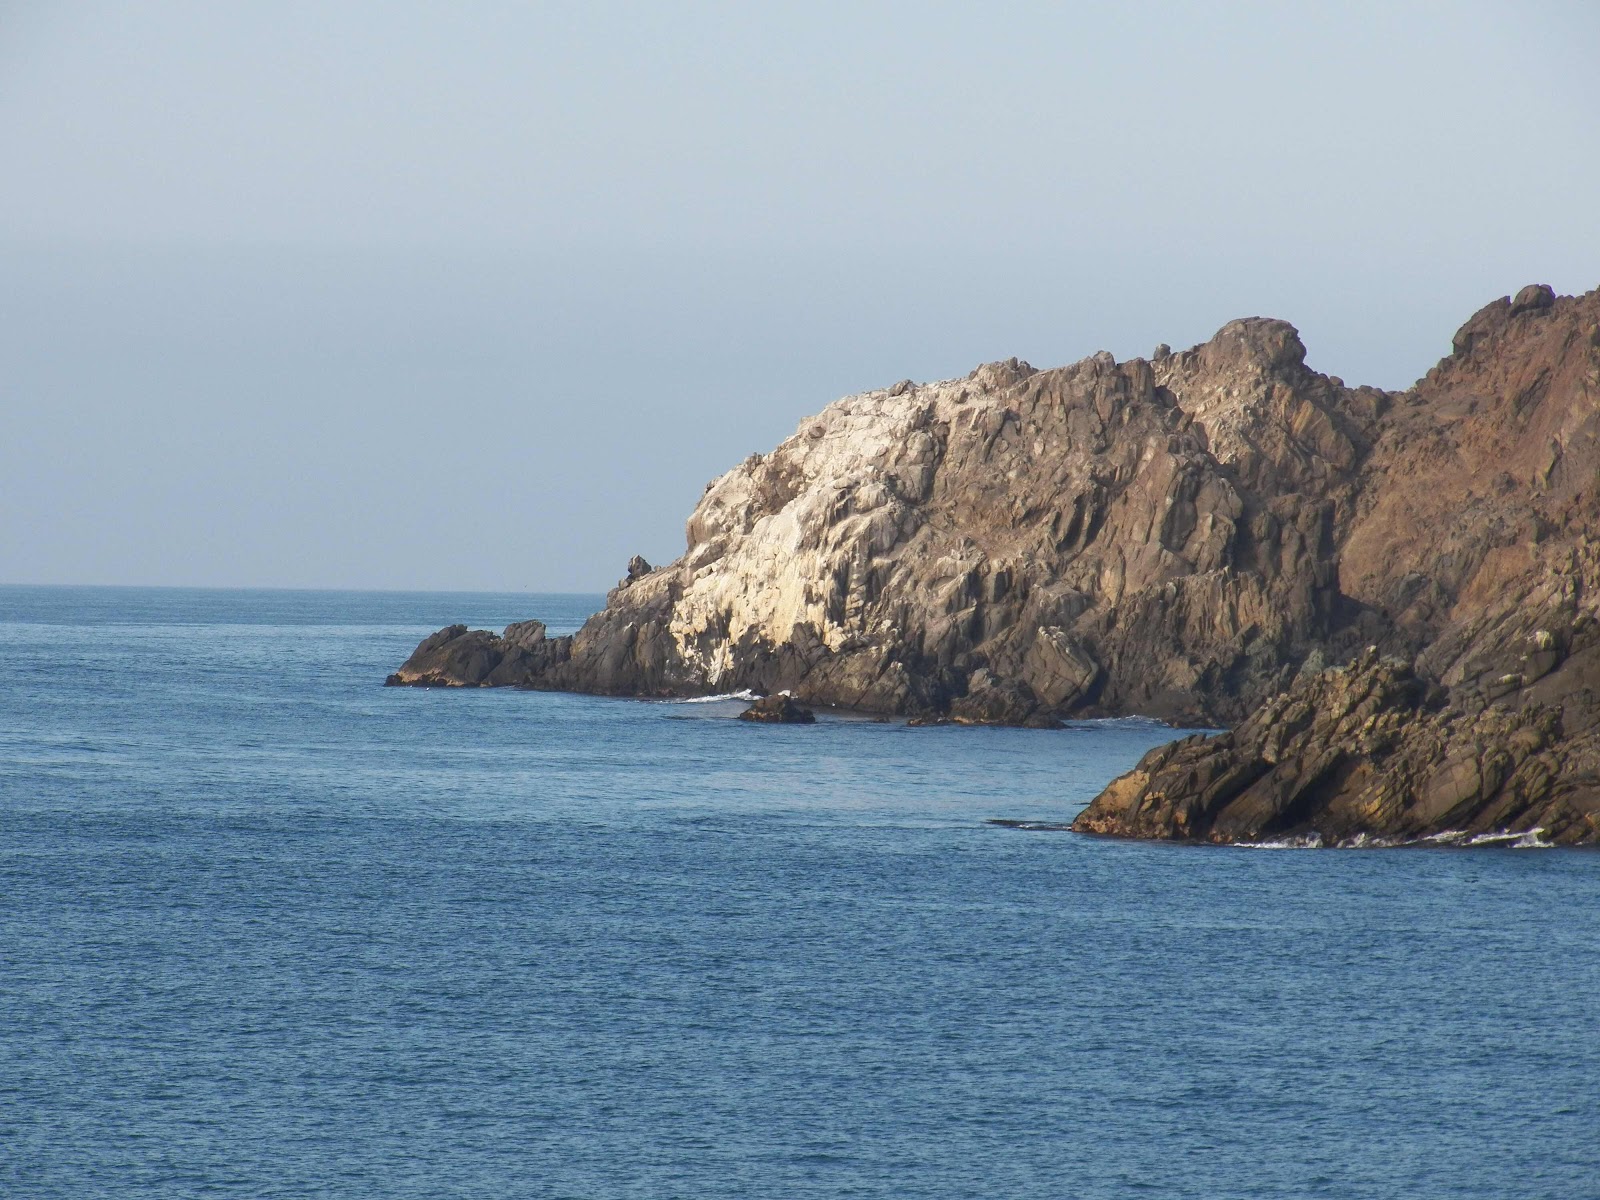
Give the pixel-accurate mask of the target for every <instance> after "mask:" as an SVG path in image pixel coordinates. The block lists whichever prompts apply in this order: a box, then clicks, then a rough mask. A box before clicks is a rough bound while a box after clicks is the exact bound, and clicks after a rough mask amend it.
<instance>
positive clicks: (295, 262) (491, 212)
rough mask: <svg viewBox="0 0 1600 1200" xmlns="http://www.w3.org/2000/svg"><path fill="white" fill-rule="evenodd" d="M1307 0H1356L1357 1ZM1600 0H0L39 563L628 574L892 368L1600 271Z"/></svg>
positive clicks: (1033, 356)
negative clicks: (715, 496)
mask: <svg viewBox="0 0 1600 1200" xmlns="http://www.w3.org/2000/svg"><path fill="white" fill-rule="evenodd" d="M1313 9H1314V10H1315V11H1313ZM1596 62H1600V5H1596V4H1593V3H1591V2H1589V0H1575V2H1573V3H1568V4H1561V3H1551V2H1545V3H1539V2H1532V3H1521V4H1516V5H1507V4H1504V3H1503V2H1496V3H1466V2H1462V3H1436V4H1418V3H1395V2H1392V0H1391V2H1388V3H1382V4H1370V5H1366V4H1356V3H1343V4H1329V5H1319V6H1312V5H1300V4H1288V3H1283V2H1282V0H1276V2H1274V3H1262V4H1246V3H1234V4H1199V3H1195V4H1177V3H1173V4H1131V3H1116V4H1111V3H1107V4H1100V5H1093V6H1090V5H1066V4H1015V5H1003V4H994V3H989V4H984V5H981V6H979V5H970V6H968V5H962V6H949V5H936V4H929V3H916V4H877V5H874V4H862V3H860V2H857V3H851V4H848V5H846V4H826V3H817V2H814V0H813V2H810V3H805V4H781V5H780V4H768V5H752V4H683V5H672V6H666V5H662V6H644V5H598V4H594V3H585V4H581V5H580V4H561V5H554V4H550V5H545V4H515V5H513V4H472V3H462V4H452V5H440V4H427V5H422V4H417V5H410V4H402V3H396V2H388V3H373V4H357V3H346V4H330V3H326V2H322V3H315V4H303V5H302V4H291V3H285V2H284V0H272V2H271V3H261V4H248V3H226V4H217V3H211V2H207V3H195V4H160V3H124V4H106V5H97V4H70V3H32V4H30V3H21V4H18V3H0V582H63V583H156V584H163V583H167V584H216V585H261V586H330V587H399V588H405V587H418V588H467V589H471V588H508V589H529V590H582V591H587V590H598V589H602V588H604V587H607V586H609V585H610V584H612V583H613V582H615V580H616V578H617V577H618V576H619V575H620V574H621V573H622V570H623V567H624V564H625V563H626V561H627V558H628V556H629V555H630V554H633V553H635V552H640V553H643V554H645V555H646V556H647V557H648V558H650V559H651V560H652V561H664V560H667V559H670V558H672V557H673V556H675V555H676V554H678V553H679V552H680V551H681V549H682V545H683V534H682V529H683V521H684V519H685V518H686V517H687V516H688V514H689V511H690V509H691V508H692V507H693V505H694V503H695V501H696V500H697V499H698V497H699V495H700V493H701V490H702V488H703V487H704V485H705V483H706V482H707V481H708V480H710V479H711V478H712V477H714V476H715V475H717V474H719V473H720V472H722V471H724V470H726V469H728V468H729V467H731V466H733V465H734V464H736V463H737V462H738V461H739V460H740V459H742V458H744V457H745V456H746V455H748V454H750V453H751V452H753V451H758V450H766V449H768V448H770V447H771V446H772V445H774V444H775V443H776V442H777V441H779V440H780V439H781V438H783V437H784V436H786V435H787V434H789V433H790V432H792V431H793V429H794V428H795V426H796V425H797V424H798V423H799V422H800V420H801V418H802V417H804V416H805V415H806V414H808V413H811V412H814V411H816V410H817V409H819V408H821V407H822V406H823V405H824V404H826V403H827V402H829V401H830V400H833V399H835V398H837V397H838V396H840V395H843V394H846V393H848V392H853V391H859V390H863V389H866V388H869V387H877V386H882V385H884V384H887V383H890V382H893V381H894V380H896V379H899V378H902V377H904V376H911V377H913V378H917V379H937V378H944V377H948V376H952V375H958V374H963V373H965V372H966V371H968V370H970V369H971V368H972V367H973V366H975V365H976V364H977V363H979V362H983V361H986V360H991V359H996V358H1003V357H1008V356H1010V355H1012V354H1016V355H1020V356H1022V357H1024V358H1027V359H1029V360H1030V361H1032V362H1033V363H1034V364H1035V365H1036V366H1049V365H1056V364H1060V363H1064V362H1070V361H1072V360H1074V359H1077V358H1080V357H1082V356H1084V355H1086V354H1090V353H1093V352H1094V351H1096V350H1099V349H1109V350H1111V351H1112V352H1113V353H1114V354H1116V355H1117V356H1118V357H1119V358H1125V357H1129V356H1132V355H1135V354H1145V353H1148V352H1149V350H1150V349H1151V347H1153V346H1154V345H1155V343H1157V342H1160V341H1165V342H1170V343H1171V344H1173V345H1174V346H1185V345H1189V344H1192V343H1194V342H1197V341H1200V340H1203V339H1204V338H1206V337H1209V336H1210V335H1211V333H1212V332H1214V331H1215V329H1216V328H1217V327H1218V326H1219V325H1221V324H1222V323H1223V322H1225V321H1227V320H1229V319H1230V318H1233V317H1236V316H1245V315H1251V314H1267V315H1272V316H1281V317H1284V318H1286V319H1288V320H1291V321H1293V322H1294V323H1295V324H1296V325H1298V326H1299V328H1300V330H1301V333H1302V336H1303V337H1304V339H1305V341H1306V343H1307V345H1308V346H1309V347H1310V361H1311V363H1312V365H1314V366H1316V367H1318V368H1320V369H1323V370H1326V371H1329V372H1332V373H1337V374H1340V375H1342V376H1344V377H1345V379H1346V380H1347V381H1348V382H1351V383H1356V382H1364V383H1374V384H1377V385H1380V386H1387V387H1402V386H1405V385H1408V384H1409V383H1410V382H1411V381H1412V380H1414V379H1415V378H1416V377H1417V376H1419V375H1421V374H1422V373H1423V372H1424V371H1425V370H1426V369H1427V368H1428V367H1429V366H1430V365H1432V363H1433V362H1434V361H1435V360H1436V359H1437V358H1438V357H1439V356H1440V355H1441V354H1443V353H1445V352H1447V351H1448V349H1449V341H1450V335H1451V333H1452V332H1453V331H1454V330H1455V328H1456V327H1457V326H1458V325H1459V324H1460V323H1461V322H1462V321H1463V320H1465V319H1466V317H1467V316H1468V315H1469V314H1470V313H1471V312H1472V311H1473V310H1474V309H1476V308H1478V307H1479V306H1481V305H1482V304H1483V303H1485V302H1486V301H1488V300H1490V299H1492V298H1494V297H1495V296H1499V295H1503V294H1505V293H1507V292H1509V291H1512V290H1514V289H1515V288H1517V287H1518V286H1520V285H1521V284H1524V283H1528V282H1533V281H1539V282H1548V283H1551V284H1553V285H1554V286H1555V287H1556V289H1557V290H1558V291H1560V292H1578V291H1585V290H1588V289H1590V288H1593V287H1595V286H1597V285H1600V70H1597V69H1596V67H1595V64H1596Z"/></svg>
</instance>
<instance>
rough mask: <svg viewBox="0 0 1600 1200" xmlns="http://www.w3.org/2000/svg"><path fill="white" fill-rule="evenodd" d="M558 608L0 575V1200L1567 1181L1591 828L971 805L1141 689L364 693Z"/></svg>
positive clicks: (1572, 1169)
mask: <svg viewBox="0 0 1600 1200" xmlns="http://www.w3.org/2000/svg"><path fill="white" fill-rule="evenodd" d="M598 602H599V598H598V597H592V596H590V597H564V596H527V595H466V594H463V595H427V594H395V593H390V594H378V593H373V594H364V593H304V592H198V591H161V590H120V589H56V588H0V1194H3V1195H7V1196H12V1195H15V1196H18V1197H55V1196H61V1197H100V1196H105V1197H146V1196H199V1195H214V1196H239V1197H334V1196H339V1197H344V1196H350V1197H355V1196H362V1197H366V1196H372V1197H474V1198H477V1197H502V1196H504V1197H513V1196H570V1197H640V1198H645V1197H649V1198H655V1197H787V1196H841V1197H844V1196H884V1197H890V1196H893V1197H968V1196H971V1197H979V1196H982V1197H1122V1196H1128V1195H1138V1194H1144V1195H1152V1196H1163V1197H1167V1196H1171V1197H1233V1196H1239V1197H1250V1196H1284V1197H1288V1196H1330V1197H1373V1198H1374V1200H1376V1198H1379V1197H1385V1198H1388V1197H1449V1196H1462V1197H1468V1196H1471V1197H1485V1196H1495V1197H1550V1196H1559V1197H1592V1196H1600V1142H1597V1139H1596V1129H1597V1127H1600V1052H1597V1050H1596V1036H1597V1034H1600V855H1593V854H1585V853H1581V852H1568V851H1511V850H1452V851H1445V850H1438V851H1425V850H1416V851H1372V852H1358V851H1343V852H1340V851H1268V850H1249V849H1236V850H1219V849H1192V848H1181V847H1172V846H1152V845H1135V844H1124V843H1116V842H1102V841H1092V840H1087V839H1083V838H1079V837H1076V836H1074V835H1070V834H1064V833H1042V832H1026V831H1019V830H1015V829H1006V828H1000V827H997V826H992V825H988V824H985V820H986V819H987V818H991V817H1004V818H1014V819H1021V820H1026V821H1041V822H1060V821H1065V820H1068V819H1070V818H1071V816H1072V815H1073V814H1074V813H1075V812H1076V811H1077V810H1078V809H1079V808H1080V807H1081V806H1082V804H1083V803H1084V802H1085V801H1086V800H1087V799H1088V798H1089V797H1090V796H1092V795H1093V794H1094V793H1095V792H1096V791H1097V790H1098V788H1099V787H1100V786H1101V785H1103V784H1104V783H1105V782H1106V781H1107V780H1108V779H1110V778H1111V777H1112V776H1114V775H1115V774H1116V773H1118V772H1119V771H1121V770H1124V769H1126V768H1127V767H1128V766H1130V765H1131V764H1132V763H1133V762H1134V761H1135V760H1136V759H1137V758H1138V756H1139V755H1140V754H1141V753H1142V752H1143V751H1144V750H1145V749H1146V748H1148V747H1149V746H1151V745H1153V744H1155V743H1157V742H1159V741H1161V740H1163V739H1165V738H1167V737H1170V736H1173V735H1172V734H1171V733H1170V731H1167V730H1164V729H1161V728H1159V727H1156V726H1153V725H1149V724H1144V723H1139V722H1117V723H1103V724H1097V725H1092V726H1088V727H1085V728H1081V729H1073V730H1067V731H1062V732H1057V733H1047V732H1037V731H1022V730H982V729H908V728H906V727H904V726H903V725H900V724H897V723H896V724H874V723H870V722H866V721H861V720H844V719H834V720H824V721H822V722H820V723H819V724H818V725H816V726H810V727H750V726H746V725H744V724H742V723H740V722H738V721H736V720H733V719H732V718H733V714H734V713H736V712H737V711H738V708H739V705H738V704H736V703H732V702H724V703H708V704H669V703H641V702H633V701H621V700H603V699H595V698H588V697H575V696H559V695H541V694H533V693H517V692H503V691H493V692H446V691H421V690H411V689H384V688H382V687H380V686H379V684H380V683H381V681H382V678H383V676H384V674H385V673H386V672H388V671H390V670H392V669H393V668H394V667H395V666H396V665H397V664H398V663H399V662H400V661H401V660H402V659H403V658H404V657H405V656H406V654H407V653H409V651H410V649H411V648H412V646H414V645H415V643H416V641H417V639H418V638H419V637H421V636H422V635H423V634H425V633H428V632H430V631H431V630H433V629H434V628H437V627H438V626H440V625H442V624H445V623H447V622H449V621H454V620H465V621H468V622H470V623H472V624H474V625H487V626H491V627H498V626H501V625H504V624H505V623H507V622H508V621H511V620H514V619H522V618H526V617H540V618H542V619H544V620H546V621H548V622H549V624H550V625H551V627H552V630H553V631H555V632H561V631H564V630H570V629H572V628H575V627H576V625H577V624H578V623H579V622H580V621H581V620H582V618H583V616H584V615H586V614H587V613H588V612H589V611H591V610H592V609H593V608H594V607H595V606H596V605H597V604H598Z"/></svg>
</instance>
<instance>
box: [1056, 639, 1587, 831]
mask: <svg viewBox="0 0 1600 1200" xmlns="http://www.w3.org/2000/svg"><path fill="white" fill-rule="evenodd" d="M1562 715H1563V713H1562V709H1561V708H1560V707H1558V706H1551V705H1546V704H1539V703H1529V704H1526V705H1524V706H1522V707H1520V708H1513V707H1507V706H1499V705H1486V706H1480V707H1478V708H1476V709H1475V710H1474V709H1472V708H1470V707H1466V706H1463V705H1462V704H1460V703H1458V702H1452V701H1450V700H1449V698H1448V697H1447V694H1446V693H1444V692H1443V691H1442V690H1441V689H1439V688H1438V687H1437V686H1436V685H1431V684H1429V683H1428V682H1427V681H1425V680H1424V679H1422V678H1421V677H1419V676H1418V675H1417V674H1416V672H1415V671H1414V670H1413V668H1412V667H1411V666H1410V665H1409V664H1406V663H1404V662H1401V661H1399V660H1394V659H1385V658H1381V657H1379V656H1378V654H1377V652H1376V651H1369V652H1368V653H1366V654H1365V655H1363V656H1361V657H1360V658H1358V659H1357V660H1356V661H1354V662H1353V663H1351V664H1350V665H1349V666H1348V667H1345V668H1336V669H1332V670H1328V671H1324V672H1322V673H1320V674H1317V675H1315V676H1311V677H1309V678H1306V679H1303V680H1301V681H1300V682H1298V683H1297V684H1296V685H1295V687H1294V688H1292V689H1291V690H1290V691H1288V692H1286V693H1284V694H1282V695H1280V696H1277V697H1275V698H1274V699H1273V700H1271V701H1269V702H1268V703H1267V704H1265V705H1264V706H1262V708H1261V709H1259V710H1258V711H1257V712H1255V713H1254V714H1252V715H1251V717H1250V718H1249V719H1248V720H1247V721H1245V722H1244V723H1243V724H1242V725H1240V726H1239V727H1238V728H1237V729H1234V730H1231V731H1230V732H1228V733H1225V734H1220V735H1218V736H1215V737H1200V736H1194V737H1189V738H1185V739H1184V740H1182V741H1179V742H1174V743H1172V744H1170V745H1166V746H1161V747H1158V748H1156V749H1154V750H1152V751H1150V753H1148V754H1146V755H1145V757H1144V758H1143V759H1142V760H1141V761H1140V763H1139V765H1138V766H1137V767H1135V768H1134V769H1133V771H1131V772H1129V773H1128V774H1127V775H1124V776H1123V777H1122V778H1120V779H1118V780H1116V781H1115V782H1114V783H1112V784H1111V786H1110V787H1108V788H1107V789H1106V790H1105V791H1104V792H1102V793H1101V794H1100V795H1099V796H1098V797H1097V798H1096V799H1095V800H1094V802H1093V803H1092V804H1090V805H1089V807H1088V808H1087V809H1085V810H1084V812H1083V813H1082V814H1081V815H1080V816H1079V817H1078V819H1077V820H1076V821H1074V822H1073V826H1072V827H1073V829H1075V830H1077V831H1078V832H1080V833H1097V834H1110V835H1115V836H1122V837H1142V838H1162V839H1171V840H1194V841H1210V842H1259V841H1267V840H1275V839H1285V838H1293V839H1314V840H1316V841H1320V842H1322V843H1324V844H1330V845H1338V844H1351V843H1354V844H1362V843H1366V842H1371V841H1374V840H1378V841H1388V842H1393V843H1403V842H1414V841H1418V840H1421V839H1424V838H1428V837H1437V836H1438V835H1440V834H1441V833H1445V832H1447V831H1448V832H1451V833H1454V834H1457V835H1459V838H1460V839H1462V840H1470V839H1471V838H1473V837H1474V836H1481V835H1495V834H1502V833H1507V832H1509V833H1522V834H1529V835H1531V836H1537V838H1538V839H1539V840H1541V841H1545V842H1549V843H1552V844H1557V845H1561V844H1580V843H1586V842H1593V841H1595V840H1596V838H1597V835H1600V791H1597V790H1596V787H1595V781H1596V773H1597V770H1600V739H1597V737H1596V735H1595V732H1594V731H1593V730H1590V731H1587V732H1585V733H1582V734H1578V735H1576V736H1574V735H1571V734H1569V733H1568V732H1567V731H1566V730H1565V729H1564V728H1563V725H1562Z"/></svg>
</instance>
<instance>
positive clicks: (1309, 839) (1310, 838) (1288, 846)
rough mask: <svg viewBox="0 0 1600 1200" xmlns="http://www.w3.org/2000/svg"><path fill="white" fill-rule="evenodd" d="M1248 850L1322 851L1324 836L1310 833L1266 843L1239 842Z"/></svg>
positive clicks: (1275, 839)
mask: <svg viewBox="0 0 1600 1200" xmlns="http://www.w3.org/2000/svg"><path fill="white" fill-rule="evenodd" d="M1237 845H1239V846H1241V847H1243V848H1244V849H1246V850H1321V849H1322V835H1321V834H1320V833H1308V834H1305V835H1304V836H1302V837H1286V838H1273V839H1271V840H1270V841H1265V842H1239V843H1237Z"/></svg>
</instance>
